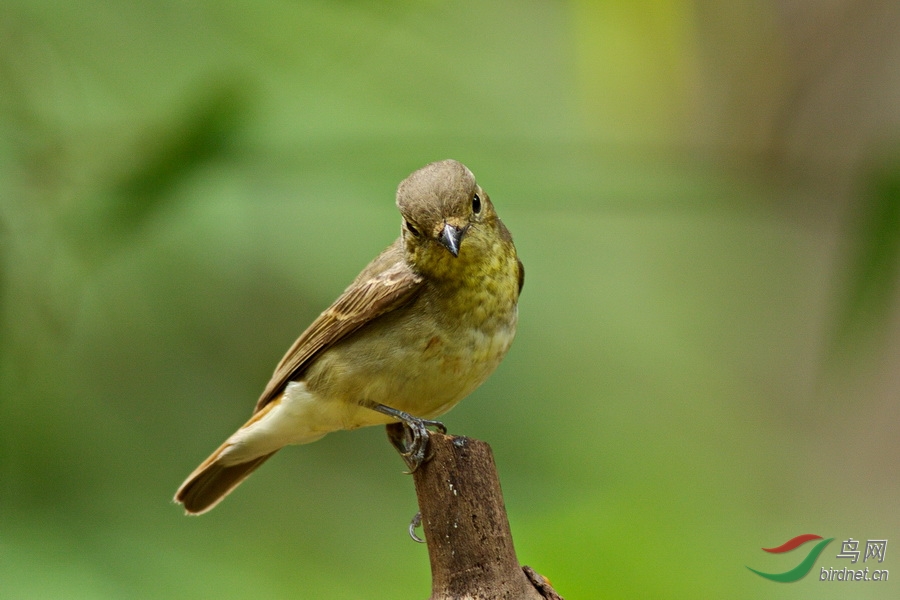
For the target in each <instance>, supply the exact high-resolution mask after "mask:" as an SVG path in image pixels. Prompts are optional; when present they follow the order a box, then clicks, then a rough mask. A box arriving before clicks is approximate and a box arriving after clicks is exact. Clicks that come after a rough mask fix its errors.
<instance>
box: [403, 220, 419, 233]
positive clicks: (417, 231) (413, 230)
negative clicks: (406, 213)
mask: <svg viewBox="0 0 900 600" xmlns="http://www.w3.org/2000/svg"><path fill="white" fill-rule="evenodd" d="M404 223H405V224H406V229H407V230H408V231H409V232H410V233H411V234H413V235H415V236H418V235H419V230H418V229H416V228H415V227H413V224H412V223H410V222H409V221H404Z"/></svg>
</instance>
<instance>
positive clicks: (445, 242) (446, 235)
mask: <svg viewBox="0 0 900 600" xmlns="http://www.w3.org/2000/svg"><path fill="white" fill-rule="evenodd" d="M465 233H466V230H465V229H464V228H460V227H454V226H453V225H451V224H450V223H444V229H443V230H442V231H441V234H440V235H439V236H438V241H439V242H440V243H441V245H442V246H443V247H444V248H446V249H447V250H449V251H450V254H452V255H453V256H459V244H460V243H461V242H462V238H463V234H465Z"/></svg>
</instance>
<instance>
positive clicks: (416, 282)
mask: <svg viewBox="0 0 900 600" xmlns="http://www.w3.org/2000/svg"><path fill="white" fill-rule="evenodd" d="M422 281H423V280H422V277H421V276H419V275H417V274H416V273H415V272H413V270H412V269H411V268H410V267H409V265H407V264H406V261H405V260H404V259H403V252H402V250H401V246H400V240H397V241H396V242H394V244H392V245H391V246H390V247H388V248H387V249H386V250H385V251H384V252H382V253H381V254H380V255H379V256H378V257H376V258H375V260H373V261H372V262H371V263H370V264H369V265H368V266H367V267H366V268H365V269H364V270H363V272H362V273H360V274H359V276H358V277H357V278H356V279H355V280H354V281H353V283H351V284H350V286H349V287H348V288H347V289H346V290H344V293H343V294H341V295H340V296H339V297H338V299H337V300H335V301H334V303H333V304H332V305H331V306H329V307H328V308H327V309H326V310H325V311H324V312H322V314H320V315H319V316H318V318H316V320H315V321H313V323H312V324H311V325H310V326H309V327H308V328H307V329H306V331H304V332H303V333H302V334H300V337H299V338H297V341H296V342H294V345H293V346H291V348H290V349H289V350H288V351H287V354H285V355H284V358H282V359H281V362H280V363H278V366H277V367H276V368H275V372H274V373H273V374H272V378H271V379H270V380H269V383H268V384H267V385H266V389H265V390H264V391H263V393H262V395H261V396H260V397H259V400H258V401H257V403H256V408H255V411H254V412H258V411H260V410H262V408H263V407H265V406H266V405H267V404H268V403H269V402H271V401H272V399H274V398H275V397H277V396H278V394H280V393H281V392H282V391H283V390H284V387H285V386H286V385H287V384H288V382H289V381H291V380H292V379H296V378H298V377H300V376H301V375H302V374H303V371H305V370H306V367H308V366H309V364H310V363H311V362H312V359H314V358H315V357H316V356H318V355H319V353H320V352H322V351H323V350H326V349H328V348H330V347H331V346H333V345H334V344H335V343H337V342H338V341H340V340H342V339H343V338H345V337H347V336H348V335H350V334H351V333H353V332H354V331H356V330H357V329H359V328H360V327H362V326H364V325H366V324H367V323H369V322H371V321H372V320H374V319H376V318H378V317H380V316H381V315H383V314H385V313H388V312H390V311H392V310H395V309H396V308H399V307H400V306H402V305H404V304H406V303H407V302H409V301H410V300H412V298H413V297H414V296H415V295H416V292H418V291H419V289H420V288H421V284H422Z"/></svg>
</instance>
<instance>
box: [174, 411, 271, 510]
mask: <svg viewBox="0 0 900 600" xmlns="http://www.w3.org/2000/svg"><path fill="white" fill-rule="evenodd" d="M280 402H281V397H278V398H276V399H275V400H274V401H272V402H271V403H270V404H268V405H266V406H265V407H263V408H262V409H261V410H259V411H258V412H256V413H255V414H254V415H253V416H252V417H251V418H250V420H249V421H247V422H246V423H245V424H244V425H243V426H242V427H241V428H240V429H238V430H237V432H235V434H234V435H232V436H231V437H230V438H228V439H227V440H226V441H225V443H224V444H222V445H221V446H219V447H218V449H216V451H215V452H213V453H212V454H211V455H210V456H209V458H207V459H206V460H204V461H203V462H202V463H201V464H200V466H199V467H197V468H196V469H194V472H193V473H191V474H190V475H188V478H187V479H185V481H184V483H182V484H181V487H180V488H178V491H177V492H175V502H178V503H181V504H182V505H184V510H185V512H186V513H188V514H190V515H202V514H203V513H205V512H206V511H208V510H211V509H212V508H213V507H215V506H216V504H218V503H219V502H221V501H222V499H223V498H225V496H227V495H228V494H230V493H231V490H233V489H234V488H236V487H237V486H238V485H240V484H241V482H242V481H244V480H245V479H246V478H247V477H248V476H249V475H250V473H252V472H253V471H255V470H256V468H257V467H259V465H261V464H263V463H264V462H266V459H268V458H269V457H270V456H272V455H273V454H275V453H276V452H277V451H278V450H279V449H280V448H281V447H282V446H283V445H284V444H283V443H278V442H274V443H267V440H265V436H259V437H258V438H257V439H258V440H262V441H263V444H260V443H259V442H257V443H252V441H251V440H247V439H246V433H247V432H248V431H249V430H251V429H252V426H253V425H254V424H256V423H258V422H259V421H261V420H262V419H263V418H264V417H265V416H267V415H268V414H269V413H270V412H272V410H273V409H274V408H276V407H277V406H278V405H279V404H280ZM247 442H251V443H247ZM254 449H255V450H254Z"/></svg>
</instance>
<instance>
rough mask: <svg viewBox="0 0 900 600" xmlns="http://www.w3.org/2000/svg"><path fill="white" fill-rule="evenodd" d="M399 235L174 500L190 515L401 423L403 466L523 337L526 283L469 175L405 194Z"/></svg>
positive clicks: (447, 168)
mask: <svg viewBox="0 0 900 600" xmlns="http://www.w3.org/2000/svg"><path fill="white" fill-rule="evenodd" d="M397 207H398V208H399V209H400V214H401V216H402V217H403V223H402V227H401V233H400V237H399V238H398V239H397V240H396V241H395V242H394V243H393V244H391V245H390V246H389V247H388V248H387V249H386V250H385V251H384V252H382V253H381V254H379V255H378V256H377V257H376V258H375V260H373V261H372V262H371V263H369V265H368V266H367V267H366V268H365V269H363V271H362V272H361V273H360V274H359V275H358V276H357V277H356V279H354V280H353V283H351V284H350V286H349V287H348V288H347V289H346V290H344V292H343V293H342V294H341V295H340V296H339V297H338V299H337V300H335V301H334V303H333V304H332V305H331V306H330V307H328V308H327V309H326V310H325V311H324V312H323V313H322V314H321V315H319V316H318V318H316V320H315V321H313V323H312V325H310V326H309V328H307V329H306V331H304V332H303V333H302V334H301V335H300V337H299V338H298V339H297V341H296V342H294V345H293V346H291V348H290V349H289V350H288V351H287V354H285V356H284V358H282V359H281V362H280V363H279V364H278V366H277V367H276V368H275V373H274V374H273V375H272V378H271V379H270V380H269V383H268V385H266V388H265V390H264V391H263V393H262V395H261V396H260V397H259V400H258V401H257V403H256V408H255V409H254V411H253V416H251V417H250V420H249V421H247V422H246V423H245V424H244V425H243V426H242V427H241V428H240V429H238V430H237V431H236V432H235V433H234V434H233V435H232V436H231V437H229V438H228V439H227V440H226V441H225V443H223V444H222V445H221V446H219V448H218V449H217V450H216V451H215V452H213V453H212V455H211V456H210V457H209V458H207V459H206V460H205V461H203V463H202V464H201V465H200V466H199V467H197V469H196V470H194V472H193V473H191V474H190V476H189V477H188V478H187V480H186V481H185V482H184V483H183V484H182V485H181V487H180V488H179V489H178V492H176V494H175V501H176V502H180V503H181V504H183V505H184V509H185V511H186V512H187V513H188V514H202V513H204V512H206V511H208V510H210V509H211V508H213V507H214V506H216V504H218V503H219V502H220V501H221V500H222V499H223V498H224V497H225V496H226V495H228V494H229V493H230V492H231V491H232V490H233V489H234V488H235V487H237V486H238V484H240V483H241V482H242V481H243V480H244V479H245V478H246V477H247V476H248V475H250V473H252V472H253V471H254V470H255V469H256V468H257V467H259V466H260V465H261V464H262V463H263V462H265V460H266V459H267V458H269V457H270V456H272V454H274V453H275V452H276V451H278V450H279V449H281V448H282V447H284V446H287V445H290V444H306V443H309V442H314V441H316V440H318V439H320V438H321V437H323V436H324V435H325V434H327V433H330V432H332V431H337V430H340V429H356V428H357V427H364V426H367V425H379V424H388V423H396V422H403V423H405V424H406V426H407V427H408V428H409V429H408V431H409V434H410V436H409V437H410V442H409V444H408V446H407V451H406V453H405V456H404V458H405V459H406V460H407V463H409V464H410V465H411V468H413V469H415V467H416V466H418V464H420V463H421V462H422V461H423V460H424V459H425V445H426V444H427V441H428V431H427V429H426V427H428V426H436V427H440V428H443V426H442V425H441V424H440V423H438V422H437V421H433V420H432V419H434V418H435V417H438V416H440V415H442V414H444V413H446V412H447V411H448V410H450V409H451V408H453V407H454V406H455V405H456V404H457V403H458V402H459V401H460V400H462V399H463V398H464V397H466V396H467V395H468V394H470V393H471V392H472V391H473V390H474V389H475V388H477V387H478V386H479V385H481V384H482V383H483V382H484V381H485V379H487V377H488V376H489V375H490V374H491V373H492V372H493V371H494V369H496V368H497V365H498V364H500V361H501V360H502V359H503V357H504V356H505V355H506V352H507V350H509V347H510V345H511V344H512V341H513V337H514V336H515V333H516V321H517V315H518V308H517V304H518V300H519V293H520V292H521V290H522V284H523V282H524V277H525V271H524V268H523V266H522V262H521V261H520V260H519V259H518V256H517V254H516V248H515V246H514V245H513V240H512V236H511V235H510V233H509V230H508V229H507V228H506V226H505V225H503V223H502V222H501V221H500V219H499V217H498V216H497V213H496V211H495V210H494V206H493V204H491V200H490V198H488V195H487V194H486V193H485V192H484V190H483V189H481V187H480V186H479V185H478V184H477V183H476V182H475V176H474V175H472V172H471V171H469V169H468V168H466V167H465V166H464V165H463V164H461V163H459V162H457V161H455V160H444V161H440V162H435V163H431V164H429V165H426V166H425V167H423V168H421V169H419V170H418V171H415V172H414V173H412V174H411V175H410V176H409V177H407V178H406V179H405V180H404V181H403V182H401V183H400V186H399V187H398V188H397Z"/></svg>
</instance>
